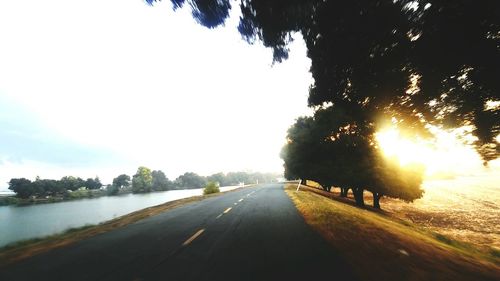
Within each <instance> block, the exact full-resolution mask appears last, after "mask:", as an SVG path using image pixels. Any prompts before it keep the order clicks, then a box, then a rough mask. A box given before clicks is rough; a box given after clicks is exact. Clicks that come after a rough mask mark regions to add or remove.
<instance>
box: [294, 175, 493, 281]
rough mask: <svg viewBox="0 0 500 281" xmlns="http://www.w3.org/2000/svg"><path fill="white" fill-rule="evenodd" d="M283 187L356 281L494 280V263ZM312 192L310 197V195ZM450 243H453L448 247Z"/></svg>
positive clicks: (399, 224) (398, 223)
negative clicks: (347, 263) (340, 258)
mask: <svg viewBox="0 0 500 281" xmlns="http://www.w3.org/2000/svg"><path fill="white" fill-rule="evenodd" d="M295 188H296V186H295V184H293V185H287V187H286V192H287V194H288V195H289V196H290V197H291V198H292V200H293V202H294V203H295V205H296V206H297V209H298V210H299V212H300V213H301V214H302V215H303V217H304V218H305V220H306V222H307V223H308V224H309V225H311V226H312V227H313V228H314V229H316V230H317V231H318V232H319V233H320V234H321V235H322V236H323V237H325V239H326V240H328V241H329V242H330V243H331V245H332V246H333V247H334V248H335V249H336V250H338V252H339V253H341V255H342V256H343V257H344V258H345V259H346V260H347V261H348V262H349V263H350V264H352V267H353V268H354V269H355V270H356V272H357V273H358V274H359V277H360V278H361V279H362V280H498V277H499V276H500V267H499V258H498V257H495V256H494V255H487V254H485V253H483V252H481V251H478V250H476V249H474V248H473V247H471V246H469V245H467V244H463V243H459V242H457V243H450V241H449V240H447V239H446V238H443V237H440V236H436V235H435V234H434V233H432V232H430V231H427V230H425V229H423V228H420V227H418V226H415V225H413V224H411V223H408V222H405V221H402V220H398V219H394V218H391V217H389V216H386V215H384V214H383V213H380V212H374V211H372V210H369V209H362V208H357V207H355V206H353V205H351V204H346V203H344V202H339V201H336V200H331V199H329V198H327V197H324V196H321V195H319V194H317V192H316V190H314V189H312V188H308V187H304V188H301V191H299V192H296V191H295ZM310 191H315V192H310ZM451 242H453V241H451Z"/></svg>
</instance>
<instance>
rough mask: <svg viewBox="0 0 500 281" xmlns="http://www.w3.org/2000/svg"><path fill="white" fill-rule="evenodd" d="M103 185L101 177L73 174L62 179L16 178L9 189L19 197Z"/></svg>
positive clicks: (63, 193) (50, 194) (59, 193)
mask: <svg viewBox="0 0 500 281" xmlns="http://www.w3.org/2000/svg"><path fill="white" fill-rule="evenodd" d="M101 187H102V183H101V181H100V180H99V177H95V178H88V179H87V180H84V179H82V178H79V177H73V176H66V177H62V178H61V179H60V180H51V179H41V178H40V177H37V178H36V179H35V180H34V181H31V180H29V179H25V178H16V179H11V180H10V181H9V189H10V190H12V191H13V192H15V193H16V196H17V197H19V198H29V197H32V196H35V197H44V196H57V195H65V194H66V193H67V192H68V191H75V190H78V189H81V188H84V189H88V190H95V189H100V188H101Z"/></svg>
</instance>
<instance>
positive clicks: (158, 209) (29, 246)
mask: <svg viewBox="0 0 500 281" xmlns="http://www.w3.org/2000/svg"><path fill="white" fill-rule="evenodd" d="M236 190H237V189H236ZM231 191H233V190H230V191H226V192H221V193H214V194H209V195H201V196H193V197H189V198H184V199H180V200H175V201H171V202H167V203H164V204H161V205H157V206H153V207H149V208H146V209H142V210H139V211H136V212H133V213H130V214H127V215H124V216H121V217H118V218H116V219H112V220H109V221H107V222H103V223H101V224H98V225H86V226H83V227H78V228H71V229H68V230H66V231H65V232H63V233H60V234H55V235H51V236H47V237H42V238H34V239H28V240H23V241H19V242H15V243H12V244H9V245H6V246H4V247H2V248H0V268H1V267H4V266H7V265H9V264H12V263H14V262H18V261H20V260H23V259H25V258H28V257H31V256H34V255H37V254H41V253H44V252H47V251H50V250H52V249H55V248H59V247H64V246H67V245H69V244H72V243H75V242H78V241H80V240H82V239H85V238H89V237H92V236H95V235H98V234H101V233H104V232H108V231H111V230H113V229H116V228H119V227H122V226H125V225H128V224H131V223H134V222H137V221H139V220H142V219H145V218H148V217H151V216H155V215H158V214H160V213H162V212H165V211H168V210H171V209H174V208H177V207H180V206H183V205H186V204H188V203H192V202H197V201H201V200H203V199H206V198H210V197H215V196H219V195H222V194H224V193H227V192H231Z"/></svg>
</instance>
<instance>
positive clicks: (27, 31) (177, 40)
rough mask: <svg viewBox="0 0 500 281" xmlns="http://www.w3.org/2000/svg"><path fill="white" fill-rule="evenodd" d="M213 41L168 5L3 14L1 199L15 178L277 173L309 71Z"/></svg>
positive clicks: (299, 59)
mask: <svg viewBox="0 0 500 281" xmlns="http://www.w3.org/2000/svg"><path fill="white" fill-rule="evenodd" d="M237 23H238V9H233V14H232V17H231V18H230V19H229V20H228V21H227V22H226V24H225V26H223V27H220V28H217V29H214V30H209V29H207V28H205V27H202V26H200V25H198V24H197V23H196V22H195V21H194V19H193V18H192V17H191V15H190V11H189V10H187V9H181V10H178V11H176V12H173V11H172V8H171V4H170V2H169V1H163V2H160V3H158V4H155V5H154V6H152V7H151V6H149V5H147V4H145V2H143V1H141V0H107V1H102V0H86V1H65V0H44V1H39V0H23V1H1V2H0V42H1V44H0V190H1V189H5V188H6V187H7V181H8V180H10V178H15V177H26V178H31V179H34V178H35V177H36V176H40V177H42V178H60V177H62V176H65V175H74V176H80V177H83V178H87V177H94V176H96V175H97V176H99V177H100V178H101V179H102V181H103V182H104V183H109V182H110V181H111V180H112V178H113V177H115V176H117V175H119V174H121V173H126V174H129V175H132V174H134V173H135V170H136V169H137V167H138V166H140V165H143V166H147V167H149V168H151V169H155V170H158V169H160V170H163V171H164V172H165V173H166V174H167V176H168V177H169V178H171V179H174V178H175V177H177V176H178V175H179V174H181V173H184V172H187V171H193V172H197V173H199V174H201V175H209V174H212V173H215V172H219V171H222V172H229V171H240V170H246V171H262V172H282V170H283V167H282V165H283V163H282V160H281V159H280V158H279V152H280V149H281V147H282V146H283V144H284V142H285V135H286V130H287V129H288V127H289V126H290V125H291V124H292V123H293V122H294V120H295V118H297V117H298V116H301V115H305V114H310V110H309V109H308V108H307V95H308V87H309V85H310V84H311V82H312V78H311V75H310V73H309V72H308V70H309V67H310V60H309V59H308V58H307V57H306V48H305V45H304V42H303V40H302V39H301V38H300V36H295V41H294V42H293V43H292V44H291V46H290V49H291V53H290V58H289V59H288V60H287V61H285V62H283V63H281V64H275V65H273V64H272V52H271V50H270V49H266V48H264V47H263V46H262V45H261V44H260V43H259V42H257V43H256V44H254V45H249V44H248V43H246V42H245V41H244V40H242V39H241V35H240V34H239V33H238V32H237V30H236V26H237Z"/></svg>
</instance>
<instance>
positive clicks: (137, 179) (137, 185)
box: [132, 166, 153, 193]
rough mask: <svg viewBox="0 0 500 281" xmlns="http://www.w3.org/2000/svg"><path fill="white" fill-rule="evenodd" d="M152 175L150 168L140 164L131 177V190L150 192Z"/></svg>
mask: <svg viewBox="0 0 500 281" xmlns="http://www.w3.org/2000/svg"><path fill="white" fill-rule="evenodd" d="M152 184H153V176H152V174H151V170H150V169H149V168H147V167H144V166H141V167H139V168H138V169H137V172H136V173H135V175H134V176H133V177H132V191H133V192H134V193H143V192H151V188H152Z"/></svg>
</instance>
